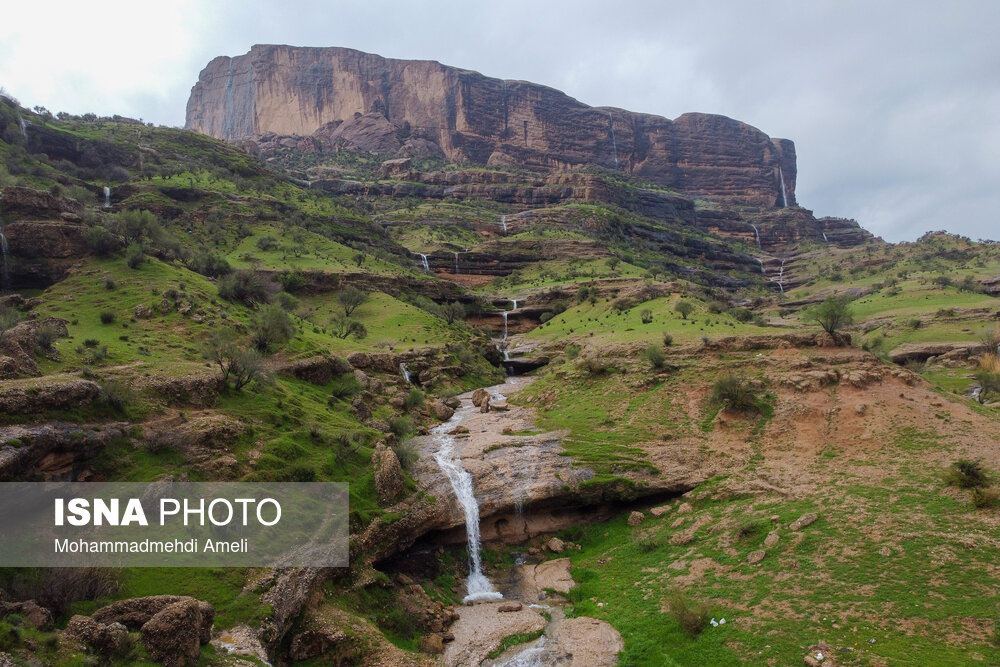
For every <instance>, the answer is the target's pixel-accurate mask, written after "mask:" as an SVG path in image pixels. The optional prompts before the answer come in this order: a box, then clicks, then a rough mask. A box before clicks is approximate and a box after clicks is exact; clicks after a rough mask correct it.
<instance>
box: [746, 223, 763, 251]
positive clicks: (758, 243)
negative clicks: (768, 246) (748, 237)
mask: <svg viewBox="0 0 1000 667" xmlns="http://www.w3.org/2000/svg"><path fill="white" fill-rule="evenodd" d="M747 224H748V225H750V226H751V227H753V235H754V236H755V237H756V238H757V250H760V232H759V231H757V225H755V224H753V223H752V222H748V223H747Z"/></svg>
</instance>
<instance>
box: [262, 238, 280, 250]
mask: <svg viewBox="0 0 1000 667" xmlns="http://www.w3.org/2000/svg"><path fill="white" fill-rule="evenodd" d="M257 247H258V248H259V249H261V250H263V251H265V252H267V251H268V250H274V249H275V248H277V247H278V239H276V238H274V237H273V236H261V237H260V238H259V239H257Z"/></svg>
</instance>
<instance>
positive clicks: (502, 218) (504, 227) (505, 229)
mask: <svg viewBox="0 0 1000 667" xmlns="http://www.w3.org/2000/svg"><path fill="white" fill-rule="evenodd" d="M500 224H501V225H503V233H504V234H506V233H507V216H506V215H501V216H500Z"/></svg>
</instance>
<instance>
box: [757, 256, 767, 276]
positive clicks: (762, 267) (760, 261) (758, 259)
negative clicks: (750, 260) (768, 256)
mask: <svg viewBox="0 0 1000 667" xmlns="http://www.w3.org/2000/svg"><path fill="white" fill-rule="evenodd" d="M754 259H756V260H757V263H758V264H760V275H762V276H766V275H767V271H766V270H765V269H764V260H762V259H761V258H760V257H754Z"/></svg>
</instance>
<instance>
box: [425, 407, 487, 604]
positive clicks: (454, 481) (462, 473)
mask: <svg viewBox="0 0 1000 667" xmlns="http://www.w3.org/2000/svg"><path fill="white" fill-rule="evenodd" d="M475 409H477V408H476V407H475V406H474V405H472V403H471V402H470V403H469V404H468V405H463V406H462V407H461V408H459V409H458V410H457V411H456V412H455V414H454V415H453V416H452V418H451V419H449V420H448V421H446V422H444V423H443V424H439V425H438V426H435V427H434V428H433V429H431V436H432V437H433V438H434V442H435V443H436V444H437V445H438V449H437V452H436V453H435V454H434V460H435V461H437V464H438V467H439V468H441V472H443V473H444V474H445V476H446V477H447V478H448V481H449V482H451V488H452V490H454V492H455V498H456V499H457V500H458V503H459V505H461V506H462V510H463V511H464V513H465V533H466V536H467V538H468V550H469V578H468V580H467V581H466V590H467V595H466V596H465V598H464V599H463V600H462V601H463V602H475V601H478V600H499V599H501V598H502V597H503V595H502V594H501V593H498V592H497V591H496V590H494V588H493V585H492V584H490V580H489V579H487V578H486V575H485V574H483V561H482V555H481V549H482V544H481V543H480V540H479V503H478V501H476V494H475V489H473V487H472V475H470V474H469V471H468V470H466V469H465V468H463V467H462V459H461V458H460V457H459V456H458V454H457V453H456V452H455V438H454V436H451V435H449V434H448V432H449V431H451V430H453V429H454V428H455V427H456V426H458V425H459V424H461V423H462V420H463V419H465V417H466V416H468V415H469V414H470V413H471V412H472V411H473V410H475Z"/></svg>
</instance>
